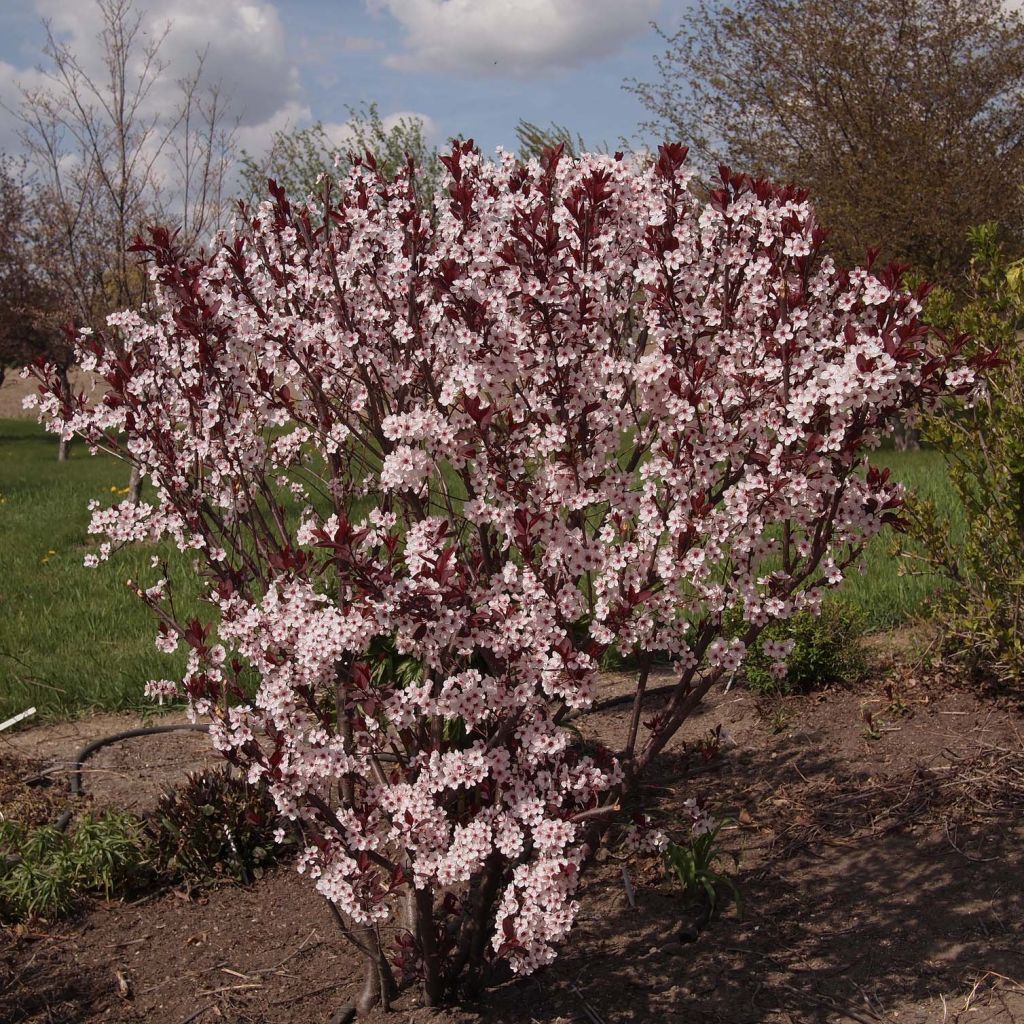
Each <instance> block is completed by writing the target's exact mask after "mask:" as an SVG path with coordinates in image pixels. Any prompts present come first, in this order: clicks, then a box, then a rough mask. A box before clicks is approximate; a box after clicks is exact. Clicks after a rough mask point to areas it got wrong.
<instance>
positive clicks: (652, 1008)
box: [0, 673, 1024, 1024]
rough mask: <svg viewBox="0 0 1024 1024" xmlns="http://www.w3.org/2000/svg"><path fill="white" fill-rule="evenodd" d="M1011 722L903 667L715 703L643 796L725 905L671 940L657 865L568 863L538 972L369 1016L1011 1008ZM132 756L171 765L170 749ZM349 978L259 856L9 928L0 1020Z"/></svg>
mask: <svg viewBox="0 0 1024 1024" xmlns="http://www.w3.org/2000/svg"><path fill="white" fill-rule="evenodd" d="M622 685H623V684H622V681H621V680H617V679H615V678H609V679H608V681H607V686H606V689H607V691H608V692H609V693H614V692H617V691H618V690H620V689H621V688H622ZM627 717H628V709H612V710H609V711H608V712H607V713H602V714H597V715H592V716H587V717H585V718H583V719H581V720H580V723H579V724H580V728H581V729H582V730H583V731H584V733H585V734H586V735H589V736H591V737H601V738H603V739H605V740H607V741H610V742H613V741H614V738H615V736H616V735H618V734H619V733H620V732H621V731H622V730H624V729H625V728H626V722H627ZM1022 721H1024V719H1022V716H1021V713H1020V711H1019V709H1018V708H1016V707H1014V706H1012V705H1009V704H1005V705H1004V704H999V703H998V702H993V701H991V700H989V699H984V698H981V697H978V696H975V695H973V694H971V693H969V692H966V691H962V690H957V689H955V688H951V687H949V686H948V685H944V684H940V682H939V681H937V680H926V679H918V678H915V677H914V676H913V675H912V674H908V673H903V674H899V673H897V674H896V675H895V676H893V675H890V676H888V677H887V678H885V679H882V680H879V681H878V682H877V683H872V684H868V685H865V686H862V687H859V688H857V689H856V690H851V691H847V690H832V691H827V692H825V693H822V694H817V695H812V696H807V697H793V698H786V699H784V700H778V701H770V702H768V701H763V700H758V699H756V698H754V697H753V696H752V695H751V694H749V693H747V692H745V691H742V690H733V691H732V692H730V693H727V694H719V695H718V696H716V697H715V698H714V699H713V700H712V701H711V702H710V703H709V704H708V705H707V707H706V708H705V709H704V710H703V712H702V713H701V714H700V715H699V716H698V717H697V718H695V719H694V720H693V721H692V722H691V723H688V726H687V730H686V732H685V733H684V735H683V736H682V737H680V739H679V741H678V742H676V743H674V744H673V745H672V746H671V747H670V748H669V749H668V751H666V756H665V758H664V761H663V765H662V771H661V772H660V773H659V776H658V778H657V785H656V786H653V787H652V790H651V794H650V796H651V798H652V800H653V802H654V804H655V806H656V809H657V811H658V813H660V814H662V815H663V816H664V817H665V819H666V820H669V821H671V820H672V818H673V817H674V816H675V815H676V814H677V813H678V809H679V805H680V804H681V802H682V801H683V800H685V799H686V798H687V797H688V796H690V795H695V794H699V795H701V796H703V797H705V798H706V799H708V800H709V801H710V803H711V804H712V806H713V807H715V808H716V809H717V810H718V812H719V813H721V814H730V815H732V816H733V817H734V818H735V819H736V823H735V824H734V825H732V826H730V827H729V828H727V829H726V830H724V831H723V833H722V837H723V844H724V846H725V847H726V848H727V849H729V850H731V851H735V852H736V853H737V854H738V855H739V857H740V862H739V868H738V870H737V871H736V872H735V873H734V878H735V880H736V883H737V885H738V886H739V889H740V891H741V893H742V895H743V898H744V915H743V917H742V918H740V917H739V916H738V915H737V914H736V910H735V908H730V907H726V908H724V909H723V912H722V913H721V914H720V915H719V916H718V917H716V918H715V919H714V920H712V922H711V923H710V924H709V925H708V927H707V928H706V929H705V930H704V931H703V932H702V933H701V934H700V936H699V938H698V939H697V941H696V942H682V941H680V938H679V936H680V934H681V932H682V930H683V929H684V928H685V927H686V926H687V925H688V924H689V922H690V920H691V916H692V915H691V911H690V909H689V908H687V907H686V906H685V905H684V904H683V901H682V900H681V898H680V896H679V892H678V888H677V887H675V886H674V885H673V883H672V882H671V881H670V880H669V879H667V878H666V877H665V876H664V874H663V872H662V871H661V869H660V866H659V864H658V863H657V862H656V861H654V860H649V861H647V862H644V863H637V862H635V861H632V862H629V864H628V865H627V869H628V871H629V876H630V882H631V891H632V892H633V893H634V894H635V903H636V906H635V907H634V906H633V905H631V901H630V898H629V893H628V892H627V886H626V885H625V884H624V882H623V866H624V865H623V863H622V862H620V861H619V860H618V859H617V858H616V857H615V856H612V857H610V858H608V859H607V860H605V861H604V862H603V863H601V864H600V865H598V866H597V867H596V869H595V871H594V872H593V873H592V874H590V875H589V876H588V879H587V882H586V884H585V886H584V887H583V889H582V890H581V893H580V903H581V911H580V916H579V918H578V925H577V928H576V930H575V932H574V934H573V937H572V941H571V942H570V943H568V944H567V945H566V947H565V948H564V950H563V951H562V952H561V954H560V956H559V958H558V959H557V960H556V962H555V964H554V965H552V967H551V968H549V969H548V970H546V971H544V972H541V973H539V974H538V975H535V976H534V977H531V978H528V979H523V980H512V981H508V982H505V983H503V984H501V985H499V986H498V987H497V988H496V989H494V990H493V991H492V992H491V993H489V995H488V997H487V1002H486V1005H482V1006H475V1007H474V1006H468V1007H465V1008H462V1009H458V1010H453V1011H443V1012H440V1013H432V1012H429V1011H426V1010H423V1009H419V1008H418V1007H417V1006H416V1003H415V998H414V996H413V994H411V993H409V994H406V995H405V996H403V998H402V1000H401V1001H400V1002H399V1004H398V1009H399V1013H398V1014H397V1016H396V1017H391V1018H384V1017H380V1020H384V1019H391V1020H394V1019H399V1020H403V1021H404V1020H408V1021H427V1020H430V1021H436V1022H438V1024H442V1022H443V1024H469V1022H483V1021H487V1022H496V1024H533V1022H545V1024H556V1022H560V1024H565V1022H568V1021H581V1022H586V1024H615V1022H630V1024H633V1022H636V1024H641V1022H648V1021H679V1022H683V1021H686V1022H690V1024H705V1022H706V1024H712V1022H724V1024H761V1022H765V1024H769V1022H770V1024H803V1022H814V1024H826V1022H829V1024H831V1022H839V1021H859V1022H864V1021H869V1022H872V1024H877V1022H880V1021H887V1022H898V1024H908V1022H909V1024H929V1022H938V1021H947V1022H950V1024H956V1022H958V1021H961V1022H963V1024H967V1022H975V1024H986V1022H997V1021H998V1022H1003V1021H1006V1022H1010V1021H1014V1020H1024V985H1022V984H1021V979H1024V842H1022V840H1024V742H1022V732H1024V729H1022ZM130 724H131V723H123V724H122V725H121V727H122V728H123V727H128V725H130ZM718 724H722V725H725V726H726V727H727V728H728V729H729V731H730V733H731V734H732V736H733V737H734V739H735V740H736V746H735V747H734V748H732V749H730V750H728V751H726V752H725V754H724V755H723V756H722V758H721V759H720V760H718V761H717V762H713V763H712V764H710V765H699V762H697V761H695V760H694V758H693V756H692V754H691V751H692V748H693V746H694V743H695V741H696V740H697V739H698V738H699V736H700V735H701V734H703V733H705V732H706V731H707V730H708V729H710V728H712V727H713V726H715V725H718ZM104 728H107V730H108V731H113V730H112V729H110V728H109V725H108V724H105V725H104ZM30 732H38V730H31V731H30ZM29 734H30V733H28V732H27V733H25V734H24V735H26V736H28V735H29ZM44 738H45V737H42V736H38V735H37V738H36V741H35V747H34V749H35V750H36V751H38V750H40V749H42V748H44V747H45V743H43V742H41V741H42V740H43V739H44ZM143 749H144V748H143V747H142V746H141V745H140V746H139V748H138V750H137V751H136V754H135V755H133V756H135V757H141V756H142V755H141V753H139V752H140V751H142V750H143ZM146 749H148V750H149V754H148V755H146V756H148V757H150V758H154V759H156V760H157V761H158V762H159V765H160V768H159V771H160V772H161V773H163V774H162V776H161V777H162V778H163V777H165V776H170V775H173V772H172V770H171V767H170V766H169V764H168V760H169V754H168V750H169V748H156V747H154V748H146ZM158 749H162V753H160V754H159V756H158V755H157V753H156V751H157V750H158ZM179 754H180V761H179V763H178V764H177V766H176V770H177V771H178V772H179V774H180V773H182V772H184V770H185V769H186V768H187V767H191V766H192V765H193V764H194V762H195V759H196V758H197V757H200V756H205V754H204V753H203V752H202V751H201V750H199V748H198V747H196V746H195V745H194V739H189V741H188V744H187V749H186V747H185V746H183V747H182V749H181V750H180V751H179ZM123 756H125V755H124V754H117V753H115V752H111V754H110V757H111V758H113V759H114V762H113V763H114V764H115V767H113V768H111V770H110V771H109V772H96V773H95V774H93V775H92V776H91V777H90V779H89V785H90V787H91V792H92V794H93V797H94V799H95V800H96V801H97V802H99V803H101V804H104V805H109V804H110V802H111V795H110V792H108V791H106V790H105V789H104V787H105V786H114V787H116V786H118V785H123V781H124V780H123V779H121V776H120V775H119V774H118V771H117V769H116V759H117V758H118V757H123ZM45 767H46V766H45V763H44V764H42V765H41V766H39V765H33V766H32V770H34V771H37V772H38V771H39V770H45ZM695 769H696V770H695ZM18 771H20V769H18V770H17V771H16V772H15V773H14V775H17V777H18V778H21V777H22V776H21V775H18V774H17V773H18ZM688 773H689V774H688ZM14 775H12V776H11V777H12V778H13V777H14ZM0 776H2V773H0ZM105 780H106V781H105ZM119 780H120V781H119ZM0 785H2V783H0ZM0 792H2V793H4V794H7V793H9V792H10V790H9V789H8V790H0ZM0 799H3V800H4V801H5V803H6V799H7V797H6V795H5V796H2V797H0ZM12 806H14V805H13V804H12ZM33 807H35V808H36V809H35V810H32V808H33ZM55 807H56V805H53V806H49V805H46V806H44V805H38V806H37V805H26V812H25V813H38V814H39V815H42V816H45V815H46V814H49V813H51V812H52V810H54V809H55ZM724 866H727V865H724V864H723V867H724ZM359 974H360V972H359V967H358V964H357V963H356V962H355V961H354V960H353V958H352V956H351V955H350V953H349V951H348V949H347V948H346V947H345V945H344V943H343V941H342V940H341V938H340V936H339V935H338V933H337V931H336V928H335V926H334V924H333V922H332V920H331V917H330V915H329V913H328V912H327V909H326V907H325V905H324V903H323V901H322V900H321V899H320V898H319V897H318V896H317V895H316V894H315V892H313V891H312V888H311V886H310V885H309V883H308V881H307V880H306V879H303V878H301V877H299V876H297V875H296V874H295V873H294V872H293V871H292V870H291V869H290V868H288V867H282V868H278V869H277V870H275V871H273V872H272V873H270V874H268V875H267V876H266V877H265V878H263V879H262V880H261V881H260V882H259V883H257V884H256V885H254V886H251V887H249V888H237V887H233V886H224V887H219V888H215V889H213V890H210V891H207V892H206V893H205V894H202V895H200V896H199V897H198V898H197V897H195V896H193V897H192V898H187V897H186V896H185V895H184V894H180V893H174V892H160V893H156V894H151V895H149V896H147V897H144V898H143V900H142V901H141V902H138V901H137V902H136V903H135V904H124V903H112V904H96V905H93V906H91V907H88V908H86V909H85V910H84V911H83V913H82V914H80V915H79V916H78V917H76V918H74V919H71V920H66V921H63V922H57V923H55V924H53V925H50V926H42V925H39V926H35V927H31V928H21V929H18V930H15V931H13V932H11V933H10V934H9V935H8V936H7V937H6V939H5V941H4V945H3V948H2V951H0V1021H3V1022H5V1024H7V1022H9V1024H29V1022H31V1024H43V1022H47V1024H55V1022H67V1024H71V1022H75V1024H93V1022H98V1021H149V1022H153V1024H165V1022H166V1024H185V1022H186V1021H187V1022H188V1024H213V1022H215V1021H219V1022H224V1021H231V1022H235V1021H237V1022H240V1024H242V1022H245V1024H285V1022H299V1021H301V1022H311V1024H313V1022H320V1021H323V1022H326V1021H329V1020H330V1018H331V1015H332V1014H333V1013H334V1011H335V1010H336V1009H337V1008H338V1007H339V1006H341V1005H342V1004H344V1003H345V1002H346V1001H348V1000H349V999H351V998H352V996H353V995H354V994H355V992H356V991H357V989H358V987H359V985H360V982H361V979H360V977H359Z"/></svg>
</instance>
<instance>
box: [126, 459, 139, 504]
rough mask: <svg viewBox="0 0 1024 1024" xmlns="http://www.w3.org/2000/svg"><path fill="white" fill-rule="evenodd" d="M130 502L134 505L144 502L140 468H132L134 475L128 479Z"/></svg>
mask: <svg viewBox="0 0 1024 1024" xmlns="http://www.w3.org/2000/svg"><path fill="white" fill-rule="evenodd" d="M128 500H129V501H130V502H131V503H132V504H133V505H138V503H139V502H140V501H141V500H142V473H141V472H139V467H138V466H132V475H131V476H130V477H129V478H128Z"/></svg>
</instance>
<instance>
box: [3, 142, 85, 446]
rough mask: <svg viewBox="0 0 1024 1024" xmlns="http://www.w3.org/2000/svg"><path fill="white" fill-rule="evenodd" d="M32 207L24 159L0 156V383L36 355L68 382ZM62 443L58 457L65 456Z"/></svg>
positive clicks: (69, 355)
mask: <svg viewBox="0 0 1024 1024" xmlns="http://www.w3.org/2000/svg"><path fill="white" fill-rule="evenodd" d="M38 212H39V211H38V208H37V204H36V203H35V201H34V192H33V189H32V186H31V182H30V181H29V180H28V178H27V172H26V167H25V164H24V162H23V161H17V160H15V159H13V158H11V157H8V156H4V157H0V384H2V383H3V380H4V376H5V374H6V371H7V370H10V369H20V368H21V367H22V366H25V365H26V364H28V363H30V362H32V361H33V360H35V359H37V358H38V357H40V356H43V357H45V358H46V359H47V360H49V361H50V362H51V363H53V364H54V365H55V366H56V367H57V372H58V374H59V376H60V378H61V379H62V380H63V381H64V382H65V383H66V382H68V370H69V369H70V367H71V364H72V362H73V351H74V346H73V345H72V343H71V342H70V341H69V339H68V337H67V335H66V333H65V332H64V331H63V329H62V326H61V323H60V312H59V307H58V304H57V302H56V297H55V296H54V294H53V292H52V290H51V289H50V288H49V287H48V285H47V282H46V279H45V276H44V274H43V273H42V271H41V269H40V267H39V265H38V263H37V261H36V255H37V249H36V244H35V243H36V241H37V239H38V237H39V221H38V218H37V214H38ZM67 452H68V442H67V441H64V440H62V441H61V443H60V446H59V448H58V455H57V457H58V459H60V460H61V461H63V460H64V459H65V458H66V457H67Z"/></svg>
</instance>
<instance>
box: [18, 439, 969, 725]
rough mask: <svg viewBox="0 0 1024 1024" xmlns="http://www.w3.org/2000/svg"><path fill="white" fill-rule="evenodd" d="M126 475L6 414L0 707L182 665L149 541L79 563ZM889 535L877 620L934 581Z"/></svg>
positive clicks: (52, 701) (872, 554)
mask: <svg viewBox="0 0 1024 1024" xmlns="http://www.w3.org/2000/svg"><path fill="white" fill-rule="evenodd" d="M878 460H879V461H881V462H884V463H885V464H887V465H889V466H890V467H891V468H892V469H893V472H894V473H895V475H896V476H897V477H898V478H899V479H900V480H902V481H904V482H905V483H907V484H908V485H910V486H912V487H915V488H917V489H919V490H920V491H921V492H923V493H924V494H926V495H927V496H928V497H930V498H932V499H933V500H935V501H936V502H937V503H938V504H939V505H940V507H946V508H951V507H953V506H954V505H955V497H954V495H953V492H952V490H951V488H950V485H949V481H948V479H947V477H946V472H945V469H944V466H943V462H942V458H941V456H940V455H938V453H936V452H883V453H880V455H879V457H878ZM126 483H127V472H126V470H125V467H124V466H123V465H122V464H121V463H119V462H117V461H116V460H114V459H112V458H108V457H105V456H97V457H91V456H90V455H89V454H88V453H87V452H86V450H85V449H84V448H83V447H82V446H81V445H78V446H76V447H75V448H74V449H73V450H72V454H71V458H70V460H69V461H68V462H66V463H64V464H63V465H61V464H58V463H57V462H56V442H55V440H54V438H53V437H52V436H51V435H47V434H46V433H44V432H43V430H42V428H40V427H39V426H38V425H37V424H35V423H34V422H32V421H30V420H24V419H7V420H0V524H2V525H0V719H2V718H6V717H8V716H9V715H13V714H16V713H17V712H19V711H21V710H23V709H24V708H26V707H29V706H32V705H34V706H35V707H36V708H38V712H39V716H40V717H41V718H61V717H68V716H72V715H77V714H82V713H84V712H86V711H88V710H89V709H93V708H95V709H103V710H123V709H129V708H141V707H148V706H150V705H149V704H148V702H147V701H145V699H144V698H143V696H142V686H143V684H144V683H145V681H146V680H147V679H153V678H176V677H178V676H180V673H181V671H182V669H183V664H184V661H183V656H182V655H180V654H179V655H177V656H175V657H173V658H169V657H167V656H165V655H162V654H160V653H159V652H158V651H156V649H155V648H154V645H153V638H154V635H155V628H154V624H153V621H152V619H151V617H150V614H149V612H148V611H147V610H146V608H145V607H144V606H143V605H142V604H141V602H139V601H138V600H137V599H136V598H135V597H134V596H133V595H132V594H131V593H130V591H129V590H128V589H127V587H125V585H124V582H125V580H127V579H129V578H132V579H137V580H144V581H148V580H151V579H152V577H153V570H152V569H151V568H150V565H149V562H150V558H151V556H152V554H153V552H152V550H150V549H148V548H147V549H143V548H134V549H130V550H126V551H122V552H120V553H118V554H117V555H116V556H115V557H114V558H112V559H111V561H110V562H109V563H105V564H102V565H101V566H100V567H99V568H98V569H85V568H83V566H82V557H83V555H84V554H86V553H87V552H88V551H89V550H90V549H91V547H92V546H93V544H94V539H93V538H90V537H89V536H88V535H87V534H86V524H87V522H88V518H89V514H88V510H87V505H88V502H89V499H90V498H99V499H101V500H103V501H111V500H114V497H115V496H114V494H113V493H112V489H113V490H114V491H116V490H117V489H119V488H123V487H124V485H125V484H126ZM891 545H892V540H891V538H889V537H883V538H880V539H879V540H877V541H875V543H874V544H873V546H872V547H871V549H870V551H869V552H868V557H867V573H866V575H863V576H860V575H856V574H854V575H852V576H851V578H850V579H849V581H848V582H847V584H846V586H845V588H844V598H843V599H844V600H846V601H848V602H849V603H850V604H852V605H854V606H855V607H857V608H859V609H860V610H861V611H862V612H863V613H864V617H865V620H866V622H867V625H868V628H869V629H886V628H890V627H892V626H894V625H896V624H898V623H899V622H901V621H903V620H905V619H906V618H907V617H908V616H909V615H912V614H913V613H914V612H915V611H917V610H918V609H919V608H920V607H921V605H922V601H923V600H924V599H925V598H926V597H927V595H928V594H929V593H930V592H931V591H933V590H934V587H935V584H934V582H930V581H928V580H926V579H923V578H921V577H900V576H898V575H897V562H896V560H895V559H894V558H893V557H892V555H891V554H890V548H891ZM166 557H167V559H168V564H169V566H170V570H171V576H172V580H173V581H174V584H175V588H176V593H177V594H179V595H181V597H182V598H183V599H184V601H185V602H186V604H187V603H188V602H189V601H191V603H192V604H195V605H196V606H197V607H198V604H197V601H196V592H197V583H196V579H195V575H194V573H193V571H192V569H191V565H190V562H189V559H188V558H187V557H186V556H183V555H181V554H179V553H178V552H176V551H174V550H173V549H172V548H170V547H168V548H167V549H166Z"/></svg>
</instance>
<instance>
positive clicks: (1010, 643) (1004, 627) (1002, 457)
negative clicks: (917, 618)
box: [902, 225, 1024, 686]
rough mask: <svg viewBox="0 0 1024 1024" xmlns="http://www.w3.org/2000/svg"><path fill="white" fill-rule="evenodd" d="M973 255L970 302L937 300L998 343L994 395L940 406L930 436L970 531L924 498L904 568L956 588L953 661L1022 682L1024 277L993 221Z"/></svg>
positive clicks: (950, 590)
mask: <svg viewBox="0 0 1024 1024" xmlns="http://www.w3.org/2000/svg"><path fill="white" fill-rule="evenodd" d="M971 237H972V242H973V245H974V257H973V259H972V262H971V271H970V275H969V279H968V281H967V289H966V291H967V296H966V298H958V297H956V296H954V295H952V294H950V293H947V292H939V293H937V295H936V296H934V297H933V299H932V301H931V304H930V307H929V310H928V315H929V317H930V319H931V320H932V322H933V323H935V324H936V325H937V326H939V327H941V328H943V329H945V330H947V331H949V332H951V333H956V334H962V333H963V334H969V335H970V336H971V341H970V342H969V344H970V345H971V346H972V347H974V348H978V349H983V350H987V349H998V351H999V354H1000V360H1001V361H1000V363H999V365H997V366H996V367H995V368H994V369H992V370H991V371H990V373H989V375H988V385H989V393H988V396H987V397H986V398H985V399H984V400H982V401H979V402H977V403H976V404H975V405H974V406H973V407H972V408H965V407H963V406H958V407H955V408H954V407H953V406H948V407H945V406H944V407H942V408H941V409H939V410H938V411H937V412H936V413H935V414H934V415H932V416H930V417H929V418H928V419H927V420H926V421H925V423H924V424H923V429H922V436H923V438H924V439H925V441H927V442H928V443H930V444H933V445H935V447H937V448H938V449H939V450H940V451H941V452H942V453H943V454H944V456H945V458H946V460H947V463H948V465H949V476H950V480H951V482H952V484H953V487H954V490H955V491H956V493H957V495H958V496H959V499H960V502H961V504H962V506H963V513H962V517H963V520H964V523H965V529H964V530H963V531H962V533H961V531H957V530H955V529H954V524H953V523H951V520H950V516H949V513H948V512H947V511H945V510H942V509H940V508H938V507H937V505H936V504H935V503H933V502H930V501H926V500H923V499H920V498H916V499H912V500H911V502H910V503H909V507H908V512H909V530H908V534H907V540H906V542H905V543H904V544H903V550H902V554H903V557H904V567H905V568H904V571H907V572H910V573H923V574H931V575H934V576H936V577H938V578H943V579H945V580H946V581H948V583H949V586H947V587H946V589H945V590H944V591H943V592H942V594H941V596H940V597H939V598H938V600H937V602H936V607H935V611H936V614H937V618H938V621H939V622H940V624H941V626H942V652H943V654H944V656H945V658H946V659H947V660H948V661H950V662H953V663H956V664H958V665H959V666H961V667H963V668H966V669H967V671H968V672H969V673H971V674H972V675H973V676H975V677H982V678H985V679H988V680H990V681H995V682H998V683H1002V684H1010V685H1015V686H1020V684H1021V682H1022V681H1024V635H1022V626H1024V618H1022V614H1024V607H1022V600H1024V346H1022V344H1021V339H1020V332H1021V329H1022V327H1024V287H1022V285H1024V274H1022V264H1021V263H1016V264H1014V263H1012V262H1011V261H1010V259H1009V257H1008V256H1007V254H1006V252H1005V251H1004V249H1003V247H1002V245H1001V244H1000V241H999V238H998V234H997V231H996V228H995V226H994V225H985V226H983V227H981V228H978V229H976V230H975V231H974V232H972V236H971Z"/></svg>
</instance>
